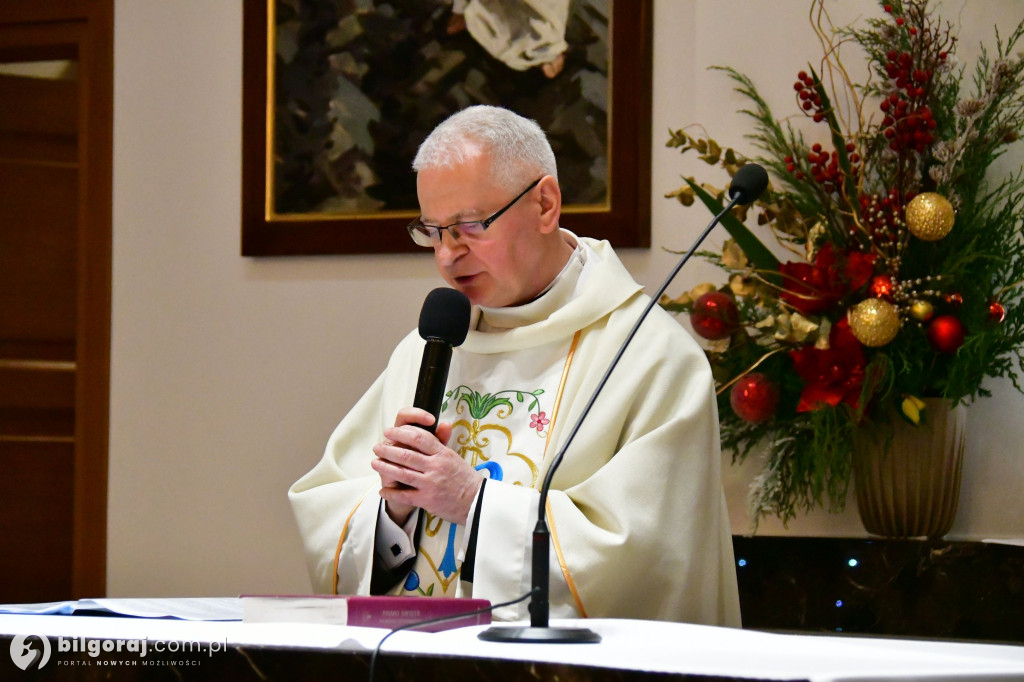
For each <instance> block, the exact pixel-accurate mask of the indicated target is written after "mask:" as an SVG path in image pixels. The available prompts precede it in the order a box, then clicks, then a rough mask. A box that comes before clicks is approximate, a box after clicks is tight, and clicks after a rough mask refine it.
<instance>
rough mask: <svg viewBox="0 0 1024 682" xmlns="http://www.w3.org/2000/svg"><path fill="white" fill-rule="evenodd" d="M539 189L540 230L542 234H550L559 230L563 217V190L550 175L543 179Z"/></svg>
mask: <svg viewBox="0 0 1024 682" xmlns="http://www.w3.org/2000/svg"><path fill="white" fill-rule="evenodd" d="M537 189H538V190H539V192H540V226H539V230H540V232H541V233H542V234H549V233H551V232H554V231H557V230H558V219H559V218H560V217H561V215H562V189H561V187H559V186H558V180H555V178H554V177H553V176H550V175H545V176H544V177H543V178H541V181H540V183H538V184H537Z"/></svg>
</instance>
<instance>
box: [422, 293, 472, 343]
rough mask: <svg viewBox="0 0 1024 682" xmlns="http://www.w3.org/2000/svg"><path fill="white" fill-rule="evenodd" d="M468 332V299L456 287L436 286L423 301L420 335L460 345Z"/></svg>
mask: <svg viewBox="0 0 1024 682" xmlns="http://www.w3.org/2000/svg"><path fill="white" fill-rule="evenodd" d="M468 333H469V299H468V298H466V295H465V294H464V293H462V292H461V291H458V290H457V289H448V288H446V287H438V288H437V289H434V290H433V291H431V292H430V293H429V294H427V298H426V299H425V300H424V301H423V308H422V309H421V310H420V336H422V337H423V338H424V339H439V340H441V341H444V342H445V343H447V344H448V345H449V346H460V345H462V342H463V341H465V340H466V334H468Z"/></svg>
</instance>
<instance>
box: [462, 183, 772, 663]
mask: <svg viewBox="0 0 1024 682" xmlns="http://www.w3.org/2000/svg"><path fill="white" fill-rule="evenodd" d="M767 186H768V173H767V172H765V170H764V168H762V167H761V166H759V165H757V164H753V163H751V164H747V165H746V166H743V167H742V168H740V169H739V170H738V171H736V174H735V175H734V176H733V180H732V182H731V183H730V187H729V202H728V203H727V204H726V205H725V207H724V208H723V209H722V210H721V211H720V212H719V213H718V214H717V215H716V216H715V217H714V218H713V219H712V220H711V222H710V223H708V226H707V227H705V228H704V231H703V232H702V233H701V234H700V235H699V236H698V237H697V239H696V240H694V242H693V245H692V246H691V247H690V248H689V249H688V250H687V251H686V253H685V254H684V255H683V257H682V258H681V259H680V260H679V262H678V263H677V264H676V266H675V268H673V270H672V272H671V273H669V275H668V277H667V278H665V281H664V282H663V283H662V285H661V286H660V287H659V288H658V290H657V291H656V292H655V293H654V294H653V295H652V296H651V300H650V302H648V304H647V306H646V307H645V308H644V309H643V311H642V312H641V313H640V316H639V318H637V321H636V322H635V323H634V324H633V328H632V329H631V330H630V331H629V333H628V334H627V335H626V339H625V341H623V342H622V345H621V346H620V347H619V350H618V352H617V353H616V354H615V357H614V358H612V361H611V363H610V364H609V366H608V369H607V370H606V371H605V373H604V376H602V377H601V380H600V381H599V382H598V384H597V388H596V389H594V393H593V394H592V395H591V396H590V399H589V400H588V401H587V404H586V406H585V407H584V408H583V411H582V412H581V413H580V417H579V419H578V420H577V421H576V423H575V424H574V425H573V428H572V430H571V431H570V432H569V435H568V436H566V439H565V442H564V443H563V445H562V447H561V448H560V449H559V450H558V453H557V454H556V455H555V458H554V459H553V460H552V462H551V466H549V467H548V470H547V473H546V474H545V476H544V482H543V483H542V484H541V488H540V502H539V504H538V508H537V525H536V526H535V527H534V530H533V561H532V564H531V570H532V571H533V575H532V582H531V584H532V589H531V592H532V598H531V600H530V605H529V610H530V627H526V628H523V627H502V626H498V627H491V628H488V629H487V630H484V631H483V632H481V633H480V634H479V635H477V637H478V638H480V639H482V640H486V641H492V642H555V643H573V642H599V641H601V637H600V635H598V634H597V633H595V632H593V631H591V630H589V629H587V628H552V627H549V624H548V621H549V616H550V585H549V582H550V576H549V573H548V572H549V571H550V567H549V556H550V546H549V543H550V532H549V530H548V525H547V520H546V519H545V518H544V516H545V511H546V507H547V497H548V493H549V492H550V490H551V482H552V480H553V479H554V475H555V471H556V470H557V469H558V466H559V464H561V463H562V459H563V458H564V457H565V453H566V451H567V450H568V449H569V446H570V445H571V444H572V441H573V439H574V438H575V437H576V434H577V433H578V432H579V430H580V427H581V426H582V425H583V421H584V420H585V419H586V418H587V415H588V414H589V413H590V409H591V408H592V407H593V406H594V402H595V401H596V400H597V397H598V396H599V395H600V394H601V391H602V389H604V386H605V384H606V383H607V382H608V378H609V377H610V376H611V373H612V371H613V370H614V369H615V367H616V366H617V365H618V364H619V360H621V359H622V356H623V354H624V353H625V352H626V348H627V347H628V346H629V343H630V342H631V341H632V340H633V337H634V336H636V333H637V330H639V329H640V325H641V324H642V323H643V321H644V320H645V319H646V318H647V315H648V313H650V312H651V310H652V309H653V308H654V306H656V305H657V304H658V300H659V299H660V298H661V295H662V294H664V293H665V290H666V289H668V286H669V284H671V283H672V280H674V279H675V277H676V275H678V274H679V271H680V270H681V269H682V267H683V265H685V264H686V262H687V261H688V260H690V257H691V256H693V254H694V253H695V252H696V250H697V247H699V246H700V245H701V243H703V241H704V240H705V239H706V238H707V236H708V234H710V233H711V230H712V229H714V228H715V226H716V225H718V223H719V221H721V219H722V217H723V216H724V215H725V214H726V213H728V212H729V211H731V210H732V208H733V207H734V206H736V205H740V204H749V203H752V202H754V201H756V200H757V198H758V197H759V196H760V195H761V193H762V192H764V190H765V188H767Z"/></svg>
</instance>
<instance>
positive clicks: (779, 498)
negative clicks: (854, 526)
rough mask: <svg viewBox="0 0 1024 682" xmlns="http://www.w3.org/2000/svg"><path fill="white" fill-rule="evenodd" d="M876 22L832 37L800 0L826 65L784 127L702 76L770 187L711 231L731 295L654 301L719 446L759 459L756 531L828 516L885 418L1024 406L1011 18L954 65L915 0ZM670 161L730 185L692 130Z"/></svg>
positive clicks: (1018, 78)
mask: <svg viewBox="0 0 1024 682" xmlns="http://www.w3.org/2000/svg"><path fill="white" fill-rule="evenodd" d="M880 8H881V10H882V11H881V12H880V13H879V16H878V18H872V19H868V20H866V21H865V22H863V23H864V24H865V25H863V26H861V27H856V26H853V27H849V26H843V27H836V26H833V25H832V24H831V22H830V20H829V17H828V13H827V12H826V10H825V7H824V0H812V3H811V12H810V17H811V24H812V26H813V28H814V30H815V31H816V33H817V35H818V36H819V38H820V40H821V43H822V47H823V57H822V58H821V60H820V63H818V64H809V65H808V67H807V69H806V70H804V71H801V72H800V73H799V74H798V75H797V77H796V80H795V82H794V84H793V94H794V97H795V104H796V107H797V112H798V113H797V114H796V115H795V116H791V117H789V118H787V119H784V120H783V121H779V120H778V119H777V118H776V116H775V115H774V114H773V113H772V112H771V110H770V109H769V106H768V104H767V102H766V101H765V100H764V98H763V97H762V96H761V95H760V94H759V92H758V90H757V88H756V87H755V85H754V83H753V82H751V80H750V79H748V78H747V77H745V76H744V75H743V74H741V73H739V72H737V71H736V70H734V69H732V68H728V67H714V68H717V69H720V70H722V71H724V72H725V73H726V74H728V76H729V77H730V78H731V79H732V80H733V81H734V82H735V84H736V91H737V92H739V93H741V94H742V95H744V96H745V97H746V98H747V100H749V102H750V108H749V109H746V110H744V112H743V113H745V114H747V115H749V116H750V117H751V118H752V119H753V122H754V125H753V132H752V133H751V134H749V135H748V136H747V137H748V138H750V139H751V140H752V142H753V144H754V145H755V146H756V147H757V148H758V149H759V150H760V153H761V155H760V156H757V157H753V158H751V159H750V160H751V161H755V162H757V163H760V164H761V165H763V166H764V167H765V168H766V169H767V170H768V171H769V174H770V176H771V178H772V181H771V184H770V186H769V188H768V190H767V191H766V192H765V194H764V195H763V196H762V197H761V199H760V200H759V201H757V202H756V203H755V204H753V205H752V206H751V207H745V208H743V209H737V210H736V211H734V212H733V213H731V214H729V215H727V216H726V218H725V220H724V221H723V225H724V226H725V227H726V228H727V229H728V231H729V233H730V237H731V238H730V239H729V240H727V241H726V242H725V245H724V248H723V250H722V252H721V253H716V252H706V251H705V252H701V253H700V255H702V256H703V257H705V258H707V259H709V260H711V261H713V262H714V263H716V264H717V265H718V266H720V267H721V268H722V269H723V270H724V271H725V273H726V275H727V282H725V283H724V284H723V285H721V286H716V285H715V284H713V283H706V284H702V285H700V286H698V287H697V288H695V289H694V290H693V291H689V292H685V293H684V294H682V295H681V296H679V297H677V298H675V299H670V298H669V297H667V296H666V297H663V299H662V301H661V304H662V306H663V307H665V308H667V309H669V310H671V311H674V312H686V313H688V314H689V316H690V321H691V323H692V326H693V328H694V331H695V332H696V333H697V334H699V335H700V336H702V337H703V338H704V339H706V340H707V344H706V349H705V350H706V352H707V355H708V358H709V360H710V362H711V365H712V369H713V371H714V376H715V380H716V383H717V386H718V393H719V414H720V420H721V432H722V445H723V448H724V449H726V450H729V451H731V452H732V453H733V461H734V462H735V461H741V460H743V459H744V458H745V457H746V456H747V455H748V454H749V453H750V452H751V451H752V449H753V448H754V447H755V446H756V445H759V444H760V445H761V446H762V447H763V448H764V449H765V451H766V452H765V455H764V456H765V460H764V468H763V471H762V472H761V474H760V475H759V476H758V477H757V479H756V480H755V482H754V484H753V487H752V490H751V499H750V502H751V509H752V512H753V514H754V518H755V523H756V520H757V519H759V518H761V517H763V516H767V515H774V516H778V517H780V518H781V519H782V520H783V522H786V521H788V520H790V519H792V518H793V517H794V516H795V515H796V513H797V512H798V511H801V510H802V511H808V510H810V509H812V508H814V507H827V508H828V509H830V510H833V511H836V510H839V509H841V508H842V507H843V505H844V501H845V497H846V491H847V488H848V483H849V479H850V475H851V459H852V446H851V437H852V436H853V435H854V432H855V431H856V430H857V429H877V428H885V425H886V424H887V423H889V422H888V420H889V419H890V418H891V417H890V416H889V415H891V414H892V413H893V410H894V409H895V412H896V413H897V414H901V415H902V416H903V417H905V418H906V419H908V420H910V421H911V422H912V423H919V422H921V421H922V420H924V419H926V416H925V412H924V410H923V408H924V406H925V402H924V401H923V400H922V398H925V397H940V398H945V399H947V400H948V401H951V404H956V403H966V402H969V401H971V400H973V399H975V398H976V397H979V396H985V395H988V391H987V390H986V389H985V388H984V386H983V385H982V384H983V380H985V379H986V378H990V377H1008V378H1009V379H1010V380H1011V381H1012V382H1013V384H1014V386H1015V387H1016V388H1017V389H1018V390H1021V391H1024V389H1022V387H1021V386H1020V385H1019V384H1018V382H1017V377H1016V373H1017V371H1018V370H1020V369H1024V354H1022V345H1024V306H1021V289H1020V285H1021V284H1022V282H1024V238H1022V231H1024V175H1022V171H1021V170H1020V169H1019V168H1018V169H1017V170H1015V171H1013V172H1010V173H1008V174H1004V176H1003V177H990V176H991V175H993V174H992V173H989V172H988V171H989V170H990V166H992V164H993V162H994V161H995V160H996V159H997V158H998V157H1000V156H1001V155H1002V154H1003V153H1005V151H1006V150H1007V148H1008V146H1009V145H1011V144H1012V143H1014V142H1015V141H1016V140H1017V139H1018V134H1019V131H1020V130H1021V126H1022V124H1024V55H1021V54H1016V55H1014V54H1013V52H1014V50H1015V49H1017V44H1018V42H1019V41H1020V39H1021V37H1022V34H1024V22H1022V23H1021V24H1020V25H1018V26H1017V28H1016V30H1015V31H1014V32H1013V33H1012V34H1011V35H1010V36H1008V37H1006V38H1005V39H1004V38H1002V37H1001V36H999V34H998V31H997V32H996V44H995V50H994V52H989V51H988V50H987V49H986V48H985V47H984V46H983V47H982V51H981V54H980V57H979V59H978V61H977V64H976V65H975V66H974V68H973V69H970V70H969V69H968V68H967V67H966V66H964V65H962V64H959V63H958V61H957V59H956V47H957V36H956V35H955V31H954V28H953V26H952V24H949V23H945V22H943V21H942V20H941V18H939V17H937V16H935V15H934V13H933V12H932V11H931V9H930V8H929V7H928V0H902V1H900V0H890V1H888V2H884V3H880ZM852 50H858V53H859V54H863V55H866V58H867V60H868V63H867V66H868V69H867V71H868V73H869V76H867V77H866V78H865V79H864V82H860V83H858V82H854V81H853V79H852V77H851V75H850V72H849V70H848V69H847V68H846V67H845V66H844V64H843V62H842V60H841V58H840V54H841V53H844V54H847V53H849V52H850V51H852ZM805 118H806V122H799V123H798V121H802V120H803V119H805ZM804 129H806V130H807V134H808V136H811V134H812V133H813V135H814V138H813V139H819V140H821V141H820V142H814V143H809V142H808V141H806V140H805V138H804ZM668 146H670V147H675V148H678V149H679V150H680V151H681V152H683V153H686V152H690V151H693V152H696V153H697V154H698V155H699V157H700V159H702V160H703V161H705V162H707V163H708V164H710V165H713V166H720V167H722V168H724V169H725V170H726V171H728V173H729V175H730V176H731V175H732V174H733V173H734V172H735V171H736V170H737V169H738V168H739V167H740V166H742V165H743V164H744V163H746V162H747V159H746V158H744V157H743V156H742V155H741V154H740V153H738V152H737V151H735V150H734V149H731V148H723V147H722V146H721V145H719V144H718V143H717V142H716V141H715V140H713V139H711V137H710V136H709V135H707V134H706V133H703V132H702V134H700V135H696V136H694V135H691V134H690V133H689V132H687V131H686V130H677V131H672V132H671V139H670V140H669V142H668ZM685 181H686V185H684V186H683V187H681V188H679V189H678V190H676V191H674V192H671V193H670V194H668V195H666V196H669V197H675V198H677V199H678V200H679V201H680V202H681V203H682V204H683V205H686V206H690V205H694V204H695V203H697V200H699V203H701V204H703V205H705V206H707V208H709V209H711V210H712V211H713V212H715V213H717V212H718V211H720V210H721V208H722V207H723V205H724V204H723V195H724V191H723V190H722V189H719V188H716V187H714V186H712V185H709V184H707V183H700V182H698V181H696V180H695V179H693V178H685ZM748 216H749V218H750V221H748ZM755 217H756V226H751V227H750V228H748V227H747V226H746V224H745V223H746V222H753V220H754V219H755ZM755 232H756V233H759V234H762V235H765V236H768V237H769V238H770V241H767V240H766V241H762V239H761V238H760V237H758V236H757V234H755ZM768 243H771V244H773V246H772V247H771V248H769V246H768V245H767V244H768ZM776 253H785V254H787V255H786V257H785V258H784V259H780V258H779V257H778V256H776Z"/></svg>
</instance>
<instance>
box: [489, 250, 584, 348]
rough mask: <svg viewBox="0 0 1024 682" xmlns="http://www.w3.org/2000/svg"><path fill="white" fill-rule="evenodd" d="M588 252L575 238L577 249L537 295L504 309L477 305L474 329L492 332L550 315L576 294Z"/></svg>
mask: <svg viewBox="0 0 1024 682" xmlns="http://www.w3.org/2000/svg"><path fill="white" fill-rule="evenodd" d="M586 262H587V254H586V251H585V250H584V246H583V244H582V243H580V242H579V241H578V240H576V248H575V250H573V252H572V255H571V256H569V260H568V262H566V264H565V267H563V268H562V271H561V272H559V273H558V275H557V276H555V278H554V279H553V280H552V281H551V284H549V285H548V286H547V288H546V289H544V291H542V292H541V293H540V295H539V296H537V298H535V299H533V300H532V301H530V302H528V303H524V304H522V305H517V306H508V307H505V308H489V307H486V306H480V319H479V321H478V322H477V326H476V329H477V331H481V332H494V331H501V330H503V329H514V328H515V327H522V326H525V325H528V324H533V323H535V322H540V321H541V320H545V319H547V318H548V317H550V316H551V314H552V313H554V312H555V311H556V310H558V309H559V308H561V307H562V306H564V305H565V304H566V303H568V302H569V301H571V300H572V299H573V298H574V297H575V296H576V291H577V287H578V285H579V282H580V277H581V275H582V274H583V266H584V265H586Z"/></svg>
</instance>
